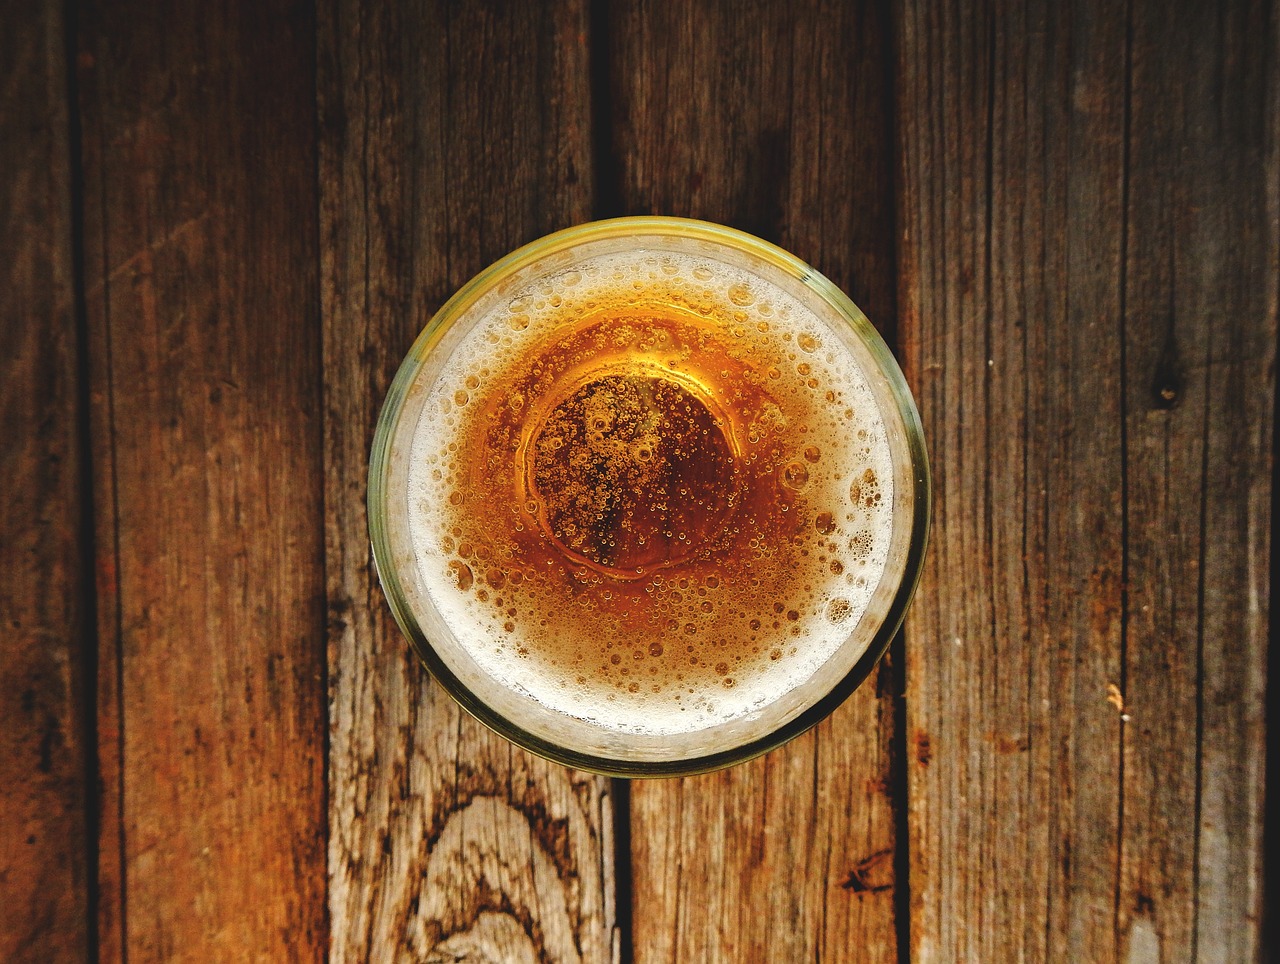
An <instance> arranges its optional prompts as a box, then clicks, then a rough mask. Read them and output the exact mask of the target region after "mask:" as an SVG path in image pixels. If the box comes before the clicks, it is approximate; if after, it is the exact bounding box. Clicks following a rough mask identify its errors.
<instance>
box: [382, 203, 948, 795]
mask: <svg viewBox="0 0 1280 964" xmlns="http://www.w3.org/2000/svg"><path fill="white" fill-rule="evenodd" d="M368 499H369V527H370V535H371V538H372V543H373V551H374V558H375V561H376V564H377V568H378V573H379V577H380V579H381V582H382V586H383V589H384V591H385V594H386V597H387V600H388V602H389V604H390V606H391V609H392V612H393V613H394V615H395V618H396V620H397V622H398V623H399V625H400V627H401V629H402V630H403V632H404V634H405V636H406V637H407V638H408V640H409V642H410V644H411V645H412V647H413V648H414V650H415V651H416V652H417V654H418V655H419V656H420V657H421V659H422V661H423V663H424V664H425V665H426V667H427V668H428V669H429V671H430V672H431V674H432V675H433V676H434V677H435V679H436V680H437V681H438V682H439V684H440V685H441V686H443V687H444V688H445V690H446V691H447V692H448V693H449V694H450V695H451V696H452V697H453V698H454V699H455V700H457V702H458V703H459V704H461V706H462V707H463V708H464V709H465V710H467V712H469V713H471V714H472V715H473V716H475V717H476V718H477V719H479V720H480V721H481V722H483V723H485V724H486V725H488V726H490V727H491V728H493V729H494V730H496V731H497V732H498V733H500V734H502V735H504V736H506V737H507V738H509V739H511V740H512V741H514V742H515V743H517V744H519V745H521V746H523V747H526V748H527V749H529V750H532V751H533V752H535V753H538V754H541V755H542V756H544V757H547V758H550V759H552V760H556V761H558V762H561V763H564V764H567V765H571V766H575V767H580V768H584V769H589V770H594V771H597V772H600V773H605V774H613V775H621V776H629V777H635V776H664V775H677V774H686V773H694V772H700V771H706V770H711V769H715V768H718V767H723V766H728V765H730V764H733V763H737V762H739V761H742V760H745V759H748V758H750V757H752V756H754V755H756V754H759V753H762V752H764V751H766V750H769V749H771V748H773V747H775V746H778V745H780V744H781V743H783V742H785V741H786V740H789V739H791V738H792V737H794V736H796V735H797V734H799V733H801V732H803V731H804V730H806V729H808V728H809V727H811V726H813V725H814V724H815V723H817V722H818V721H819V720H821V719H822V718H823V717H825V716H826V715H828V714H829V713H830V712H831V711H832V710H833V709H834V708H835V707H836V706H838V705H839V704H840V702H841V701H843V700H844V699H845V698H846V697H847V696H848V695H849V694H850V693H851V692H852V691H853V690H854V688H855V687H857V686H858V684H859V683H861V682H862V681H863V680H864V679H865V678H866V677H867V675H868V674H869V673H870V672H871V669H872V668H873V666H874V665H875V663H876V661H877V660H878V659H879V658H880V656H881V655H882V654H883V652H884V650H885V648H886V647H887V646H888V644H889V641H890V639H891V638H892V636H893V634H894V633H895V632H896V630H897V628H898V626H899V625H900V623H901V621H902V618H903V614H904V611H905V609H906V606H907V603H908V601H909V599H910V597H911V594H912V592H913V591H914V588H915V585H916V582H917V579H918V577H919V573H920V567H921V561H922V557H923V554H924V550H925V541H926V534H927V529H928V522H929V511H930V482H929V470H928V462H927V457H926V453H925V445H924V440H923V437H922V434H921V429H920V420H919V416H918V414H917V412H916V408H915V405H914V402H913V401H912V398H911V394H910V392H909V390H908V388H907V385H906V383H905V381H904V379H903V376H902V373H901V371H900V370H899V368H898V366H897V364H896V363H895V361H894V359H893V357H892V356H891V354H890V353H889V351H888V349H887V347H886V346H885V344H884V342H883V341H882V340H881V338H880V336H879V335H878V334H877V333H876V331H875V329H874V328H872V326H871V325H870V323H869V322H868V321H867V319H866V318H865V316H864V315H863V314H862V312H860V311H859V310H858V308H856V307H855V306H854V304H853V303H852V302H851V301H850V300H849V299H848V298H847V297H846V296H845V295H844V294H843V293H841V292H840V291H839V290H838V289H837V288H836V287H835V286H834V285H832V284H831V283H830V282H829V281H828V280H827V279H826V278H824V277H823V276H822V275H820V274H819V273H818V272H816V271H815V270H813V269H812V268H810V267H809V266H807V265H805V264H804V263H803V262H801V261H799V260H798V259H797V258H795V257H794V256H792V255H790V254H788V253H786V252H785V251H782V250H781V249H779V248H777V247H775V246H774V245H772V244H768V243H766V242H764V241H762V240H760V239H758V238H755V237H752V236H750V235H747V234H744V233H742V232H740V231H736V230H733V229H730V228H727V227H723V226H720V225H714V224H709V223H705V222H700V221H691V220H685V219H679V218H664V217H637V218H618V219H614V220H609V221H600V222H596V223H592V224H585V225H581V226H579V227H575V228H570V229H568V230H565V231H560V232H558V233H555V234H552V235H549V236H547V237H545V238H542V239H540V240H538V241H534V242H533V243H531V244H529V245H526V246H525V247H523V248H520V249H519V250H517V251H515V252H513V253H512V254H510V255H508V256H507V257H505V258H503V259H502V260H501V261H499V262H497V263H496V264H494V265H492V266H491V267H489V268H487V269H486V270H484V271H482V272H481V273H480V274H479V275H477V276H476V277H475V278H474V279H473V280H472V281H470V282H469V283H468V284H466V285H465V286H464V287H463V288H462V289H461V290H460V291H458V292H457V294H455V295H454V296H453V297H452V298H451V299H450V300H449V301H448V302H447V303H446V304H445V305H444V306H443V307H442V308H441V309H440V311H439V312H438V313H437V314H436V315H435V317H433V318H432V319H431V320H430V321H429V322H428V323H427V325H426V327H425V328H424V329H423V331H422V333H421V335H420V336H419V337H418V339H417V341H416V342H415V343H414V345H413V347H412V349H411V350H410V352H409V354H408V357H407V358H406V359H405V361H404V363H403V364H402V366H401V368H400V370H399V372H398V374H397V375H396V378H395V380H394V382H393V384H392V386H391V389H390V391H389V392H388V395H387V399H386V402H385V404H384V407H383V409H382V413H381V417H380V419H379V422H378V426H377V431H376V434H375V437H374V444H373V451H372V456H371V463H370V472H369V492H368Z"/></svg>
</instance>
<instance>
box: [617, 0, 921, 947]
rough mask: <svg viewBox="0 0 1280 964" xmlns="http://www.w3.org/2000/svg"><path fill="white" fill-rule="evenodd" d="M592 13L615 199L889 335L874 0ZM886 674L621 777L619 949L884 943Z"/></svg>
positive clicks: (888, 876) (890, 923) (885, 178)
mask: <svg viewBox="0 0 1280 964" xmlns="http://www.w3.org/2000/svg"><path fill="white" fill-rule="evenodd" d="M608 26H609V32H610V35H611V38H612V42H611V47H610V60H609V63H610V74H611V77H612V86H611V100H612V108H613V112H612V114H613V116H614V117H616V118H617V127H616V128H615V131H614V133H613V136H612V141H611V148H612V156H613V157H614V158H616V161H617V163H618V164H619V165H620V168H619V171H618V174H617V184H616V194H617V203H618V206H619V208H620V213H629V214H638V213H661V214H675V215H684V216H692V217H700V218H706V219H708V220H713V221H720V222H723V223H727V224H731V225H733V226H735V227H739V228H742V229H744V230H747V231H750V232H752V233H754V234H757V235H759V236H761V237H764V238H766V239H768V240H771V241H774V242H776V243H779V244H781V245H782V246H783V247H785V248H787V249H789V250H791V251H793V252H795V253H796V254H797V255H799V256H800V257H801V258H803V259H805V260H807V261H808V262H809V263H811V264H813V265H815V266H816V267H817V268H818V269H819V270H821V271H823V272H824V273H826V274H827V275H828V276H829V277H831V278H832V280H834V281H835V282H836V283H837V284H838V285H840V286H841V287H842V288H844V289H845V290H846V291H848V292H849V293H850V294H851V295H852V297H853V298H854V300H855V301H856V302H858V304H859V305H860V306H861V307H862V308H864V309H865V310H866V311H867V313H868V314H869V315H870V316H871V318H872V319H873V320H875V321H876V322H877V324H879V325H880V326H881V328H882V331H886V333H887V334H889V335H890V336H892V330H893V324H894V317H895V313H896V308H895V295H894V275H893V271H894V266H893V224H892V220H893V210H892V176H891V169H890V161H891V156H892V146H891V145H892V138H891V135H890V130H891V127H890V118H889V114H888V96H889V90H888V82H889V76H888V69H889V66H890V65H889V63H888V61H887V57H888V50H889V44H888V29H889V24H888V22H887V19H886V16H885V14H884V12H883V10H882V7H881V6H880V5H878V4H875V3H870V2H868V3H857V4H841V3H819V4H805V5H801V6H800V7H795V8H791V9H788V8H787V7H786V6H785V5H782V4H768V3H748V4H730V3H722V4H710V5H707V4H689V5H665V4H647V3H642V2H628V3H623V4H618V5H612V6H611V7H610V17H609V23H608ZM602 176H603V175H602ZM896 686H897V684H896V676H895V673H894V671H893V669H892V667H891V666H889V665H887V664H882V666H881V668H880V669H879V671H878V673H877V675H876V676H873V677H872V679H870V680H868V682H867V683H866V684H865V685H864V686H863V687H862V688H861V689H860V690H859V691H858V692H857V693H855V694H854V696H853V697H852V698H851V699H850V700H849V701H848V702H847V703H846V704H845V705H844V706H843V707H842V708H841V709H840V710H839V711H837V713H836V714H835V715H834V716H833V717H832V718H831V719H829V720H828V721H826V722H825V723H823V724H822V725H820V726H819V727H818V728H817V729H816V730H815V731H813V732H811V733H809V734H806V735H805V736H803V737H801V738H800V739H798V740H796V741H794V742H793V743H791V744H789V745H788V746H786V747H784V748H782V749H780V750H777V751H775V752H774V753H771V754H769V755H768V756H766V757H764V758H762V759H759V760H755V761H753V762H751V763H749V764H746V765H743V766H740V767H737V768H734V769H732V770H729V771H725V772H722V773H718V774H713V775H709V776H704V777H697V778H690V779H684V780H678V781H662V782H653V783H637V784H633V786H632V789H631V808H630V809H631V818H632V821H633V823H632V827H631V861H632V866H633V869H634V879H633V895H632V910H631V912H632V923H633V929H634V933H635V941H634V951H635V958H636V960H637V961H650V960H653V961H658V960H692V961H700V960H766V959H768V960H794V961H799V960H815V959H822V960H851V959H856V960H895V959H896V957H897V947H898V944H897V931H896V928H895V897H896V893H897V892H896V888H895V879H894V871H895V859H894V853H895V848H894V845H895V809H894V801H893V799H892V787H893V776H894V768H895V761H894V739H895V734H894V708H895V707H894V703H895V698H896V692H897V690H896Z"/></svg>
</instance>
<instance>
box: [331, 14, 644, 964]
mask: <svg viewBox="0 0 1280 964" xmlns="http://www.w3.org/2000/svg"><path fill="white" fill-rule="evenodd" d="M586 33H587V22H586V7H585V4H582V3H556V2H546V3H533V4H527V5H526V4H507V5H503V4H498V5H493V4H485V5H458V4H451V3H443V2H428V3H424V4H418V5H408V6H406V5H398V4H383V3H362V2H360V0H333V2H328V3H324V4H322V5H321V8H320V43H319V50H320V62H319V95H320V115H321V124H322V140H321V167H320V171H321V184H322V216H321V232H322V233H321V239H322V240H321V255H322V261H323V268H322V287H323V296H322V302H323V317H324V372H325V402H324V404H325V439H326V450H325V466H326V475H325V478H326V499H325V518H326V528H325V538H326V549H327V572H328V597H329V610H330V636H329V651H330V691H329V692H330V707H331V708H330V714H331V715H330V732H331V755H330V770H329V780H330V786H331V788H332V794H331V802H330V810H329V820H330V834H331V835H330V847H329V880H330V893H329V911H330V917H331V920H332V932H333V941H332V956H333V959H334V960H336V961H366V960H372V961H384V960H400V959H413V960H423V959H428V960H462V959H464V958H465V959H468V960H469V959H481V958H483V959H485V960H502V961H534V960H549V961H578V960H584V961H607V960H610V959H611V958H615V957H616V956H617V954H618V952H619V947H618V945H617V940H618V934H617V932H616V930H615V926H614V918H615V913H614V904H613V901H614V897H613V894H614V891H613V887H614V879H613V858H614V854H613V843H612V832H613V817H612V804H611V796H610V784H609V781H607V780H605V779H603V778H599V777H595V776H592V775H589V774H582V773H576V772H573V771H570V770H566V769H564V768H562V767H559V766H556V765H553V764H548V763H545V762H543V761H540V760H537V759H535V758H533V757H531V756H530V755H528V754H526V753H524V752H522V751H519V750H517V749H515V748H514V747H513V746H511V745H510V744H508V743H507V742H506V741H505V740H503V739H502V738H500V737H498V736H496V735H494V734H492V733H490V732H489V731H487V730H486V729H484V728H483V727H482V726H480V724H478V723H476V722H475V721H474V720H473V719H471V718H470V717H469V716H467V715H466V714H464V713H463V712H462V711H461V710H460V709H459V708H458V707H457V706H456V705H455V704H454V703H453V701H452V700H451V699H450V698H449V697H448V696H447V695H446V694H445V693H444V692H443V690H441V689H440V688H439V687H437V686H435V685H434V684H433V683H431V681H430V680H429V678H428V676H427V674H426V672H425V671H424V670H423V669H422V668H421V666H420V665H419V664H418V663H417V660H416V658H415V657H414V656H413V655H412V654H411V651H410V649H409V646H408V644H407V642H406V641H405V639H404V638H403V637H402V636H401V635H400V633H399V631H398V630H397V628H396V626H395V623H394V622H393V620H392V618H391V614H390V611H389V609H388V607H387V604H386V602H385V600H384V598H383V596H382V592H381V590H380V589H379V588H378V582H377V576H376V573H375V570H374V567H373V560H372V555H371V553H370V548H369V536H368V528H367V519H366V513H365V481H366V478H367V472H368V457H369V449H370V445H371V443H372V438H373V430H374V426H375V423H376V420H377V415H378V410H379V407H380V406H381V404H382V398H383V394H384V393H385V391H386V389H387V387H388V386H389V384H390V381H391V378H392V376H393V374H394V373H395V370H396V368H397V367H398V365H399V363H400V361H401V359H402V358H403V356H404V353H405V352H406V351H407V350H408V348H409V345H410V344H411V342H412V340H413V338H414V337H415V336H416V335H417V333H418V331H419V330H420V329H421V327H422V326H423V325H424V324H425V323H426V321H427V320H428V319H429V318H430V316H431V314H432V313H433V312H434V311H435V310H436V309H437V308H438V307H439V306H440V305H441V304H442V303H443V302H444V300H445V299H446V298H447V297H448V296H449V295H450V294H452V292H453V291H454V290H455V289H456V288H457V287H458V286H460V285H461V284H463V283H464V282H466V281H467V280H468V279H469V278H470V277H471V276H472V275H473V274H474V273H475V272H477V271H478V270H480V269H481V268H483V267H485V266H486V265H487V264H488V263H490V262H491V261H493V260H495V259H496V258H498V257H500V256H501V255H503V254H505V253H506V252H507V251H508V250H510V249H512V248H514V247H516V246H517V245H519V244H522V243H524V242H526V241H530V240H532V239H534V238H535V237H537V236H539V235H541V234H544V233H546V232H548V231H550V230H553V229H556V228H561V227H566V226H568V225H570V224H573V223H576V222H579V221H584V220H588V219H589V218H590V216H591V213H592V204H593V181H592V171H591V141H590V131H591V125H590V104H589V101H588V92H589V81H588V64H587V49H586Z"/></svg>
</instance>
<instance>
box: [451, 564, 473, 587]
mask: <svg viewBox="0 0 1280 964" xmlns="http://www.w3.org/2000/svg"><path fill="white" fill-rule="evenodd" d="M449 571H450V572H451V573H453V579H454V582H455V583H456V584H457V586H458V588H459V589H461V590H462V591H463V592H466V591H467V590H468V589H470V588H471V584H472V583H473V582H475V577H474V576H473V575H472V574H471V567H470V566H468V565H467V564H466V563H465V562H462V561H460V560H458V559H454V560H452V561H451V562H450V563H449Z"/></svg>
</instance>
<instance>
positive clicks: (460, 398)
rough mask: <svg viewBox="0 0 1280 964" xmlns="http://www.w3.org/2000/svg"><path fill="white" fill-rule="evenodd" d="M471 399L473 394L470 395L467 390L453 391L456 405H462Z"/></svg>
mask: <svg viewBox="0 0 1280 964" xmlns="http://www.w3.org/2000/svg"><path fill="white" fill-rule="evenodd" d="M469 401H471V396H470V395H468V394H467V393H466V392H464V391H463V390H462V389H458V390H457V391H456V392H454V393H453V403H454V404H455V405H458V406H462V405H465V404H467V402H469Z"/></svg>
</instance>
